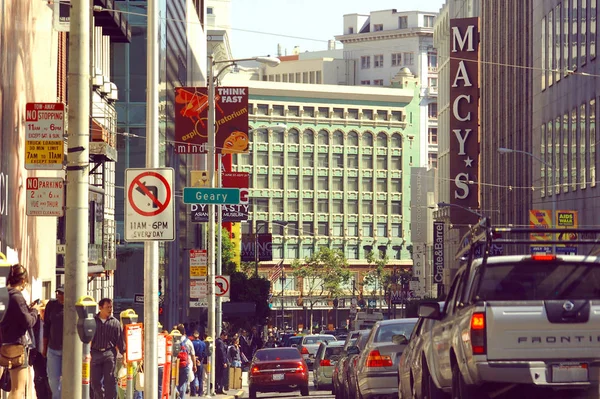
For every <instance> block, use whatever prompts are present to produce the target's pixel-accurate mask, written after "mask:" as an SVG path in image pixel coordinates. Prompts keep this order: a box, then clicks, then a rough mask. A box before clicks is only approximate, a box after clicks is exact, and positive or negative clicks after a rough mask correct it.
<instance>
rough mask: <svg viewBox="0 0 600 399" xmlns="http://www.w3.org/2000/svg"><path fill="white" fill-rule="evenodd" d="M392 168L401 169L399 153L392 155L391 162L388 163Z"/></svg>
mask: <svg viewBox="0 0 600 399" xmlns="http://www.w3.org/2000/svg"><path fill="white" fill-rule="evenodd" d="M390 169H392V170H402V158H401V157H400V156H399V155H392V164H391V165H390Z"/></svg>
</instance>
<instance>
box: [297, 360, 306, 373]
mask: <svg viewBox="0 0 600 399" xmlns="http://www.w3.org/2000/svg"><path fill="white" fill-rule="evenodd" d="M296 371H297V372H299V373H305V372H306V364H304V362H298V365H297V366H296Z"/></svg>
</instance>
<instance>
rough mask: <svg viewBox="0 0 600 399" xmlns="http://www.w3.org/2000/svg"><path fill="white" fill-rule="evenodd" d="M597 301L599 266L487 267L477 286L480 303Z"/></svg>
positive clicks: (527, 264)
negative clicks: (495, 301) (561, 300)
mask: <svg viewBox="0 0 600 399" xmlns="http://www.w3.org/2000/svg"><path fill="white" fill-rule="evenodd" d="M598 298H600V264H595V263H583V262H582V263H563V262H559V263H552V262H535V261H531V262H520V263H518V264H508V265H494V264H488V265H487V266H486V268H485V271H484V274H483V278H482V279H481V282H480V284H479V290H478V299H479V300H488V301H489V300H497V301H507V300H508V301H510V300H530V301H532V300H551V299H574V300H576V299H598Z"/></svg>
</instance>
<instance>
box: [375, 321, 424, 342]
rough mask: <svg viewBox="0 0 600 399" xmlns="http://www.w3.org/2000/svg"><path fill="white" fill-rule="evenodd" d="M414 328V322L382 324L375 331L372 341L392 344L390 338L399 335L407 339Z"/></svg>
mask: <svg viewBox="0 0 600 399" xmlns="http://www.w3.org/2000/svg"><path fill="white" fill-rule="evenodd" d="M414 327H415V322H405V323H394V324H383V325H381V326H380V327H379V328H378V329H377V332H376V335H375V339H374V341H375V342H392V337H393V336H394V335H399V334H402V335H404V336H405V337H406V338H409V337H410V333H411V332H412V330H413V328H414Z"/></svg>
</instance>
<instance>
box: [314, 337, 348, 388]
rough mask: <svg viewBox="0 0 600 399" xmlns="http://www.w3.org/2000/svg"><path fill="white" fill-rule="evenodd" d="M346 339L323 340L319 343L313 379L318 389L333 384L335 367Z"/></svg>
mask: <svg viewBox="0 0 600 399" xmlns="http://www.w3.org/2000/svg"><path fill="white" fill-rule="evenodd" d="M344 343H345V342H344V341H330V342H328V343H327V342H323V343H321V345H319V349H318V350H317V354H316V355H315V363H314V365H313V381H314V385H315V388H316V389H317V390H319V389H321V388H323V387H327V388H331V386H332V385H333V380H332V376H333V369H334V368H335V365H336V364H337V362H338V360H340V358H341V357H342V350H343V349H344Z"/></svg>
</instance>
